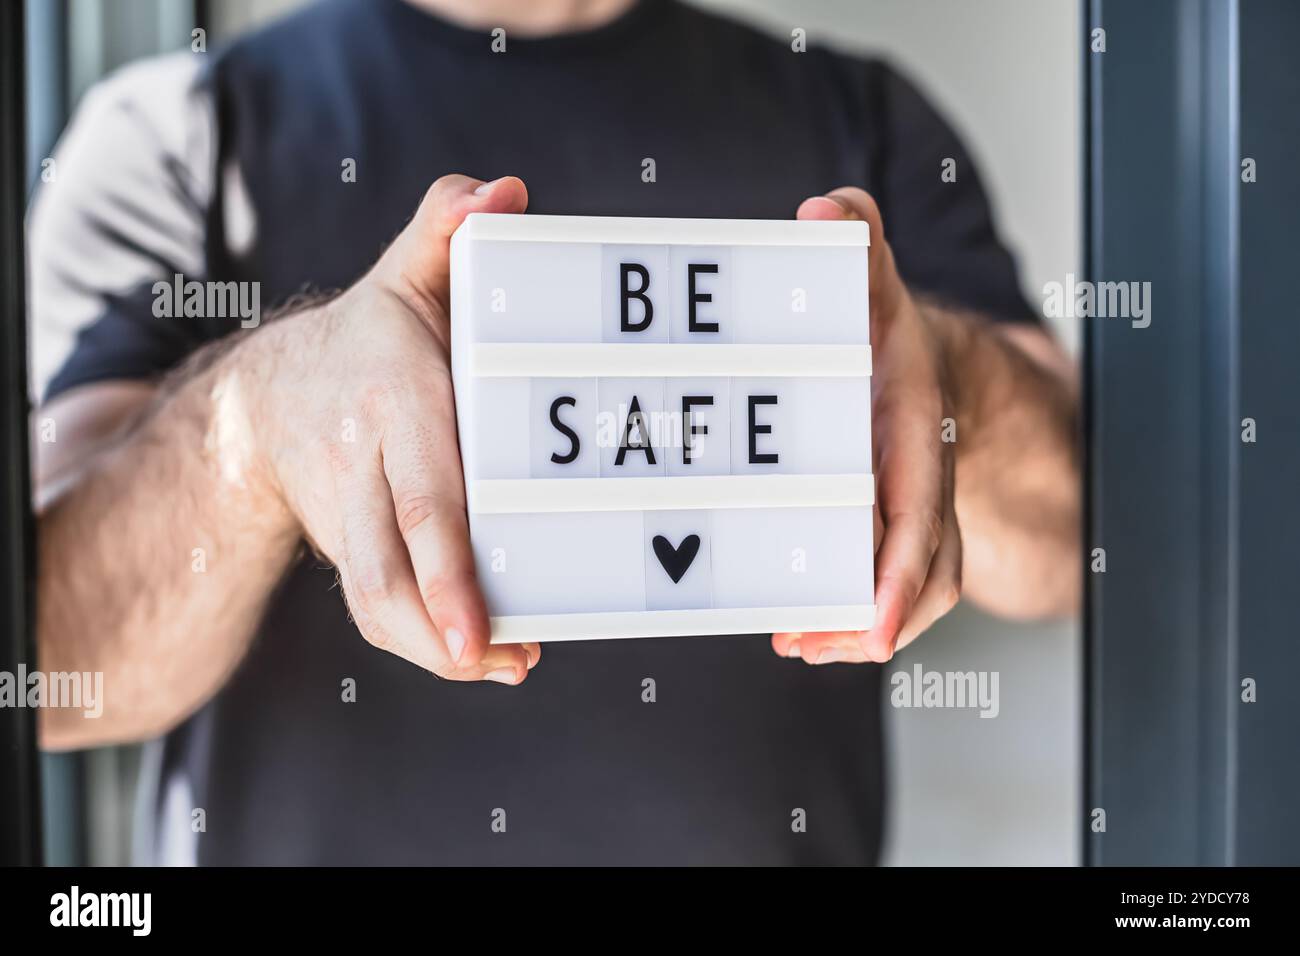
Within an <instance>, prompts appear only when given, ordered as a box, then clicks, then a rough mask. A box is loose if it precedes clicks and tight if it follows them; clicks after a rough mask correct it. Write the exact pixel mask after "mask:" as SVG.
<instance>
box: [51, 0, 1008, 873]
mask: <svg viewBox="0 0 1300 956" xmlns="http://www.w3.org/2000/svg"><path fill="white" fill-rule="evenodd" d="M58 155H60V156H62V157H63V160H61V162H65V165H66V166H67V167H70V168H69V170H68V171H69V172H71V171H72V170H73V169H78V168H79V169H80V170H81V171H82V175H80V176H77V177H73V178H72V180H71V181H70V184H68V185H58V186H57V187H54V186H53V185H51V187H49V188H48V190H47V191H43V194H42V195H41V196H40V197H39V198H38V201H37V205H36V209H35V214H34V218H33V300H34V301H33V321H34V341H35V350H36V355H35V379H36V381H37V383H38V385H39V386H40V387H42V388H43V389H44V390H45V391H46V393H47V394H48V395H53V394H56V393H58V392H60V391H63V390H65V389H67V388H70V387H72V386H75V385H79V384H84V383H87V382H91V381H96V380H104V379H110V378H141V377H154V376H157V375H159V374H161V373H162V372H164V371H166V370H167V369H169V368H171V367H173V366H175V365H176V364H177V363H178V362H180V361H181V360H182V359H183V358H184V356H185V355H186V354H187V353H188V352H190V351H192V350H193V349H194V348H196V347H198V346H199V345H201V344H202V343H203V342H204V341H206V340H209V339H211V338H213V337H216V336H218V335H222V334H226V333H229V332H231V330H232V329H234V328H235V326H236V324H237V322H238V319H237V318H236V319H230V320H218V319H206V320H203V321H202V322H199V321H196V320H193V319H190V320H181V319H163V318H156V317H155V316H154V315H153V313H152V309H151V303H152V294H151V291H150V290H151V287H152V284H153V283H154V282H155V281H157V280H158V279H160V278H171V276H172V275H173V273H175V272H183V273H184V274H185V275H186V277H187V278H196V277H197V278H208V279H215V280H231V279H236V280H257V281H259V282H260V283H261V301H262V304H263V307H264V308H265V307H267V306H269V305H271V304H274V303H276V302H281V301H284V300H286V299H288V298H289V297H290V296H292V295H294V294H295V293H299V292H302V291H304V290H307V289H333V288H342V287H346V286H347V285H349V284H350V283H352V282H353V281H354V280H355V279H356V278H358V277H359V276H360V275H361V274H362V273H363V272H364V271H365V270H366V268H367V267H368V266H369V265H370V264H371V263H372V262H373V261H374V259H375V258H376V256H377V255H378V253H379V252H380V251H381V250H382V248H383V247H384V245H385V244H386V243H387V242H388V241H389V240H391V238H392V237H393V236H394V235H395V234H396V233H397V231H398V230H399V229H400V228H401V227H402V225H403V224H404V222H406V220H407V219H408V218H409V216H410V215H411V213H412V211H413V210H414V209H415V207H416V205H417V204H418V202H419V200H420V198H421V196H422V195H423V193H424V191H425V189H426V188H427V186H428V185H429V183H430V182H432V181H433V180H434V179H436V178H437V177H438V176H440V175H443V174H445V173H448V172H464V173H467V174H470V175H473V176H477V177H480V178H483V179H492V178H495V177H497V176H501V175H505V174H513V175H517V176H520V177H522V178H523V180H524V181H525V182H526V183H527V185H528V190H529V194H530V197H531V202H530V211H532V212H538V213H556V214H574V215H615V216H618V215H628V216H689V217H729V218H730V217H735V218H790V217H792V216H793V214H794V210H795V209H796V207H797V206H798V204H799V202H800V201H801V200H802V199H804V198H805V197H807V196H809V195H814V194H818V193H822V192H825V191H827V190H829V189H832V188H834V187H836V186H841V185H858V186H863V187H865V188H866V189H868V190H869V191H870V192H872V194H873V195H874V196H875V197H876V198H877V200H878V201H879V202H880V205H881V208H882V211H883V213H884V217H885V224H886V231H887V235H888V238H889V240H890V241H891V243H892V244H893V247H894V250H895V254H896V257H897V261H898V264H899V268H900V270H901V272H902V274H903V276H904V278H905V279H907V280H908V281H909V282H910V283H911V284H912V285H913V286H914V287H915V288H917V289H920V290H924V291H927V292H930V293H934V294H938V295H942V296H946V297H948V298H950V299H953V300H955V301H957V302H959V303H961V304H963V305H965V306H969V307H972V308H974V309H977V310H981V311H983V312H985V313H986V314H988V315H989V316H990V317H991V318H994V319H998V320H1011V321H1026V320H1032V313H1031V312H1030V310H1029V309H1028V307H1027V305H1026V304H1025V302H1024V300H1023V299H1022V298H1021V296H1020V293H1019V291H1018V287H1017V282H1016V277H1015V270H1014V267H1013V264H1012V261H1011V259H1010V257H1009V256H1008V254H1007V252H1006V250H1005V249H1004V248H1003V247H1002V246H1001V245H1000V244H999V242H998V240H997V237H996V236H995V234H994V231H993V228H992V226H991V222H990V215H989V210H988V206H987V203H986V200H985V197H984V195H983V192H982V190H981V187H980V185H979V182H978V179H977V177H976V175H975V172H974V170H973V168H972V165H971V162H970V159H969V157H968V155H967V154H966V152H965V151H964V150H963V148H962V146H961V144H960V143H959V142H958V141H957V139H956V138H955V136H954V134H953V133H952V131H951V130H950V129H949V128H948V126H947V125H946V124H945V123H944V122H943V121H942V120H941V119H940V118H939V117H938V116H937V115H936V113H935V112H934V110H933V109H932V108H931V107H930V106H929V105H928V104H927V103H926V102H925V100H924V99H923V98H922V97H921V96H920V95H919V94H918V93H917V92H916V90H915V89H914V88H913V87H911V86H910V85H909V84H907V83H906V82H905V81H904V80H903V79H902V78H900V76H899V75H898V74H897V73H896V72H894V71H893V70H891V69H889V68H888V67H887V66H885V65H884V64H882V63H881V62H879V61H867V60H859V59H853V58H850V57H846V56H841V55H836V54H833V53H830V52H827V51H824V50H820V49H816V48H813V49H810V50H808V51H807V52H796V51H795V50H793V49H792V48H791V45H790V44H789V43H788V42H783V41H781V40H773V39H770V38H768V37H766V36H763V35H761V34H759V33H757V32H755V31H753V30H751V29H749V28H746V27H743V26H739V25H737V24H734V23H731V22H729V21H727V20H724V19H720V18H718V17H715V16H713V15H710V14H706V13H702V12H700V11H697V10H694V9H692V8H689V7H686V6H682V5H679V4H678V3H675V2H670V0H645V2H642V3H640V4H639V5H637V6H636V7H634V8H633V9H632V10H631V11H630V12H628V13H626V14H625V15H623V16H621V17H620V18H618V19H617V20H616V21H614V22H612V23H610V24H608V25H606V26H604V27H601V28H599V29H596V30H592V31H588V32H584V33H580V34H571V35H566V36H561V37H554V38H548V39H538V40H524V39H516V38H513V37H507V45H506V50H505V52H502V53H497V52H493V50H492V42H491V37H490V36H488V35H487V34H485V33H476V32H472V31H467V30H463V29H460V28H458V27H455V26H453V25H450V24H448V23H445V22H443V21H440V20H438V19H435V18H433V17H431V16H429V15H427V14H425V13H423V12H421V11H419V10H417V9H415V8H413V7H410V6H407V5H406V4H404V3H402V2H400V0H327V2H323V3H320V4H317V5H315V6H312V7H310V8H308V9H306V10H305V11H303V12H301V13H299V14H297V15H295V16H293V17H291V18H289V19H287V20H285V21H282V22H280V23H278V24H276V25H273V26H271V27H269V28H268V29H265V30H262V31H261V32H259V33H256V34H254V35H252V36H249V37H247V38H244V39H242V40H240V41H238V42H236V43H235V44H234V45H233V46H231V47H230V48H228V49H227V50H225V51H223V52H221V53H214V54H208V55H205V54H191V53H183V54H180V55H178V56H173V57H169V58H166V59H165V60H160V61H157V62H154V63H149V64H145V65H142V66H137V67H133V68H131V69H128V70H127V71H125V72H124V73H123V74H121V75H119V76H117V77H115V78H113V79H111V80H110V81H108V82H107V83H106V84H104V85H103V87H102V88H101V89H99V90H97V91H96V92H95V93H93V94H92V95H91V97H90V99H89V101H88V103H87V104H86V105H85V106H84V107H83V108H82V111H81V116H80V118H79V119H78V120H77V122H76V124H74V126H73V128H72V129H71V130H70V131H69V133H68V134H67V135H66V136H65V140H64V143H63V144H62V146H61V148H60V153H59V154H58ZM950 158H951V159H955V160H956V170H957V177H956V181H955V182H945V181H944V180H943V177H942V176H941V173H942V170H943V163H944V160H946V159H950ZM645 159H653V160H654V166H655V178H654V181H653V182H645V181H643V178H642V171H643V161H644V160H645ZM349 160H351V161H353V163H354V167H352V168H354V169H355V177H354V181H350V180H351V179H352V177H349V176H345V175H344V171H345V167H347V165H348V161H349ZM67 180H68V176H67V175H62V174H61V176H60V182H61V183H63V182H65V181H67ZM234 334H257V333H256V332H236V333H234ZM304 400H309V397H306V396H305V397H304ZM251 583H252V582H250V584H251ZM259 586H261V582H259ZM645 678H653V679H654V681H655V690H656V693H655V700H654V701H653V702H646V701H645V700H643V694H642V688H643V681H644V679H645ZM348 679H351V680H352V681H355V688H356V699H355V702H347V701H345V700H344V699H343V697H344V694H343V692H342V688H343V684H344V682H345V681H346V680H348ZM880 706H881V694H880V669H879V668H878V667H877V666H876V665H858V666H849V665H839V666H829V667H808V666H805V665H804V664H802V663H801V662H798V661H787V660H781V659H779V658H777V657H776V656H775V655H774V654H773V653H772V650H771V647H770V645H769V642H768V640H767V638H766V636H763V635H748V636H735V637H710V638H697V639H662V640H634V641H612V642H591V643H577V644H565V643H562V644H555V645H550V646H547V647H546V648H545V650H544V654H543V660H542V662H541V664H540V666H539V667H538V668H537V669H536V670H534V671H533V672H532V674H531V675H530V677H529V679H528V680H527V681H526V682H525V683H524V684H523V685H522V686H520V687H518V688H507V687H501V686H498V685H495V684H462V683H453V682H446V681H439V680H437V679H435V678H433V677H431V676H430V675H429V674H427V673H425V672H423V671H421V670H418V669H417V668H415V667H414V666H412V665H410V664H408V663H406V662H404V661H402V660H399V659H398V658H396V657H393V656H390V655H387V654H384V653H382V652H379V651H377V650H375V649H373V648H372V647H370V646H369V645H368V644H366V642H365V641H364V640H362V639H361V638H360V636H359V635H358V633H357V631H356V629H355V628H354V627H353V625H352V624H351V623H350V621H349V620H348V614H347V610H346V608H345V606H344V603H343V600H342V598H341V596H340V594H339V591H338V589H337V588H336V587H335V577H334V573H333V571H332V570H331V569H328V568H325V567H322V566H321V564H320V562H319V561H317V560H314V559H311V558H308V559H306V560H304V561H303V562H302V563H301V564H300V565H299V566H298V567H297V568H296V569H295V570H294V571H293V572H292V573H291V574H290V575H289V576H288V577H287V579H286V580H285V581H284V582H283V583H282V584H281V585H280V587H279V588H278V590H277V592H276V594H275V596H274V598H273V600H272V601H271V605H270V608H269V611H268V613H267V616H266V620H265V622H264V624H263V626H262V628H261V632H260V634H259V636H258V638H257V640H256V642H255V643H254V645H253V647H252V650H251V651H250V653H249V654H248V657H247V659H246V660H245V661H244V663H243V664H242V665H241V667H240V668H239V669H238V671H237V672H236V673H235V674H234V675H233V677H232V678H231V679H230V681H229V682H228V684H227V685H226V686H225V687H224V688H223V689H222V690H221V692H220V693H219V694H218V695H217V696H216V698H215V699H214V700H213V701H211V702H210V703H209V704H208V705H207V706H205V707H204V708H203V709H202V711H201V712H199V713H198V714H197V715H196V716H194V717H193V718H192V719H190V720H189V721H187V722H186V723H185V724H184V725H183V726H182V727H180V728H179V729H177V730H176V731H175V732H173V733H172V734H170V735H169V736H168V737H167V738H166V741H165V744H164V749H163V759H162V770H163V774H162V784H163V785H162V786H161V788H160V790H159V794H158V797H157V810H158V812H159V813H160V814H162V815H165V816H168V817H171V818H175V819H176V820H178V821H179V826H180V830H181V831H184V835H185V836H186V837H187V838H188V839H190V840H197V860H198V861H199V862H201V863H404V864H405V863H464V864H497V863H502V864H507V863H523V864H532V863H556V864H565V863H650V864H658V863H684V864H689V863H870V862H873V861H874V860H875V859H876V858H877V855H878V852H879V848H880V837H881V825H882V753H881V751H882V747H881V731H880V722H881V717H880V712H879V711H880ZM178 781H179V785H178ZM194 808H202V809H203V811H204V813H203V816H202V819H203V820H204V823H205V828H204V829H203V830H202V832H199V833H198V834H197V835H195V834H193V830H194V827H192V826H191V825H190V824H191V823H192V821H193V820H195V819H197V817H196V816H195V815H194V814H193V813H192V810H193V809H194ZM501 811H504V814H503V813H502V812H501ZM502 819H504V821H505V831H504V832H499V831H500V829H501V828H500V822H501V820H502ZM494 821H495V822H496V823H497V826H496V827H494V826H493V823H494ZM799 821H804V823H805V825H804V826H798V825H796V823H798V822H799ZM167 845H168V846H169V847H172V849H170V850H168V851H167V852H168V854H169V855H168V857H167V858H168V859H177V857H176V855H175V853H176V851H175V849H174V846H175V844H174V843H171V842H168V844H167ZM194 849H195V847H194V846H193V844H191V845H190V847H189V850H188V851H183V852H182V853H181V856H180V857H179V858H180V859H184V858H185V852H193V851H194Z"/></svg>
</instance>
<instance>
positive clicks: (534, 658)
mask: <svg viewBox="0 0 1300 956" xmlns="http://www.w3.org/2000/svg"><path fill="white" fill-rule="evenodd" d="M524 655H525V656H526V657H527V658H528V669H529V670H532V669H533V668H534V667H536V666H537V662H538V661H540V660H541V659H542V655H541V653H540V652H539V653H538V654H537V655H536V656H533V652H532V651H525V652H524Z"/></svg>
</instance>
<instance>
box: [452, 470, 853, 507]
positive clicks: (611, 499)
mask: <svg viewBox="0 0 1300 956" xmlns="http://www.w3.org/2000/svg"><path fill="white" fill-rule="evenodd" d="M874 501H875V481H874V479H873V478H872V476H871V475H870V474H852V475H699V476H690V477H662V478H659V477H656V478H481V479H479V480H478V481H475V482H474V483H473V487H472V488H471V490H470V503H469V504H470V510H471V511H473V512H474V514H532V513H542V512H556V511H685V510H691V509H698V508H852V507H865V506H869V505H871V504H872V503H873V502H874Z"/></svg>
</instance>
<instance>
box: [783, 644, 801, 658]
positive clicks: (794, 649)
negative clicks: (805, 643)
mask: <svg viewBox="0 0 1300 956" xmlns="http://www.w3.org/2000/svg"><path fill="white" fill-rule="evenodd" d="M785 656H786V657H798V656H799V642H798V641H792V642H791V643H790V646H789V647H787V648H786V649H785Z"/></svg>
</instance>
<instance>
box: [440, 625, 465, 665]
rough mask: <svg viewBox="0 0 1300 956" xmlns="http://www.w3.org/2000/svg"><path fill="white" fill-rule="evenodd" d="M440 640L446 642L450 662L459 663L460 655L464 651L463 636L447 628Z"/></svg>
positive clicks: (452, 628)
mask: <svg viewBox="0 0 1300 956" xmlns="http://www.w3.org/2000/svg"><path fill="white" fill-rule="evenodd" d="M442 639H443V640H444V641H446V642H447V653H448V654H450V655H451V662H452V663H453V664H456V663H459V662H460V655H461V653H462V652H463V651H464V650H465V635H464V634H462V633H461V632H460V631H458V630H456V629H455V628H454V627H449V628H447V630H445V631H443V633H442Z"/></svg>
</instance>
